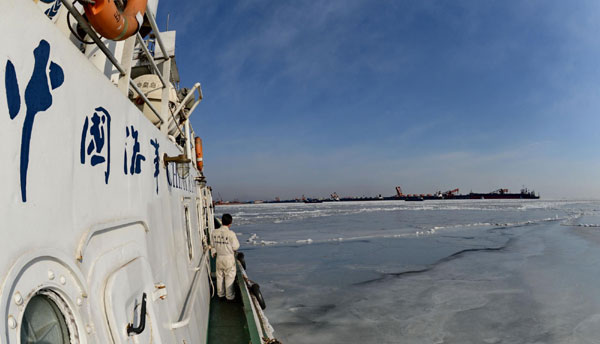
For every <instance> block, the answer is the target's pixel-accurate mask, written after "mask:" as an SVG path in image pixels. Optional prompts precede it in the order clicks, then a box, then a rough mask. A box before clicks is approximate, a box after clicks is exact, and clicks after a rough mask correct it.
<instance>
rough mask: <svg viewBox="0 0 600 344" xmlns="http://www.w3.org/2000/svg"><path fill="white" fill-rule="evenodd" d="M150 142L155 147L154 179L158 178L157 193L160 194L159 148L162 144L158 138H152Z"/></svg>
mask: <svg viewBox="0 0 600 344" xmlns="http://www.w3.org/2000/svg"><path fill="white" fill-rule="evenodd" d="M150 144H151V145H152V147H154V160H153V162H154V179H156V193H157V194H158V175H159V173H160V156H159V153H158V148H159V147H160V145H159V144H158V139H154V140H152V139H150Z"/></svg>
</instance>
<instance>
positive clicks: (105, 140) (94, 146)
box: [80, 107, 110, 184]
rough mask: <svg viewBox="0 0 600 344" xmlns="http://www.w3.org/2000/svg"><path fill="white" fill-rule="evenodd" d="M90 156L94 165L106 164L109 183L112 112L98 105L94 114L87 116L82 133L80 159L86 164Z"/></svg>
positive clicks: (105, 176) (106, 179) (105, 174)
mask: <svg viewBox="0 0 600 344" xmlns="http://www.w3.org/2000/svg"><path fill="white" fill-rule="evenodd" d="M86 157H90V160H89V162H90V164H91V165H92V166H96V165H100V164H105V165H106V171H105V172H104V182H105V183H106V184H108V177H109V176H110V114H109V113H108V111H106V110H105V109H104V108H102V107H97V108H96V110H95V112H94V114H93V115H91V116H88V117H86V118H85V121H84V122H83V131H82V133H81V149H80V160H81V163H82V164H84V165H85V163H86Z"/></svg>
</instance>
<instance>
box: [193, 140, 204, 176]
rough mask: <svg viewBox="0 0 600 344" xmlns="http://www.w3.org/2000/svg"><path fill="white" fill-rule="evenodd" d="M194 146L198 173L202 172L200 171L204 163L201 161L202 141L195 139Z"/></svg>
mask: <svg viewBox="0 0 600 344" xmlns="http://www.w3.org/2000/svg"><path fill="white" fill-rule="evenodd" d="M195 143H196V144H195V146H196V166H197V167H198V171H200V172H202V169H203V168H204V161H203V160H202V139H201V138H199V137H196V141H195Z"/></svg>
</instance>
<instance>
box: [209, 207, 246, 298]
mask: <svg viewBox="0 0 600 344" xmlns="http://www.w3.org/2000/svg"><path fill="white" fill-rule="evenodd" d="M221 219H222V220H221V221H222V223H223V225H222V226H221V227H220V228H219V229H216V230H214V231H213V234H212V240H211V243H212V249H211V253H212V256H213V257H214V256H215V255H216V257H217V264H216V274H217V295H218V296H219V297H223V296H225V293H227V299H228V300H233V298H234V297H235V294H234V290H233V281H234V280H235V273H236V268H235V251H236V250H237V249H238V248H239V247H240V243H239V241H238V239H237V236H236V235H235V233H234V232H233V231H232V230H230V229H229V226H230V225H231V223H232V222H233V218H232V217H231V215H229V214H223V216H222V218H221Z"/></svg>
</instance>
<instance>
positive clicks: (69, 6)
mask: <svg viewBox="0 0 600 344" xmlns="http://www.w3.org/2000/svg"><path fill="white" fill-rule="evenodd" d="M60 1H61V2H62V4H63V5H64V6H65V7H66V8H67V10H68V11H69V12H70V13H71V15H73V17H74V18H75V20H77V22H78V23H79V25H81V28H82V29H83V31H85V33H87V34H88V35H89V36H90V37H91V38H92V40H93V41H94V42H95V43H96V44H97V45H98V48H100V50H101V51H102V52H103V53H104V55H106V57H107V58H108V59H109V60H110V62H112V64H113V65H114V66H115V67H116V68H117V70H119V73H121V75H125V74H126V73H125V70H124V69H123V67H121V65H120V64H119V61H117V59H116V58H115V57H114V56H113V54H112V53H111V52H110V50H108V48H107V47H106V45H104V43H102V40H100V37H98V35H96V33H95V32H94V30H92V27H91V26H90V24H88V22H87V20H85V18H83V16H82V15H81V13H79V11H78V10H77V9H75V7H73V4H71V3H70V2H69V0H60Z"/></svg>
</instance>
